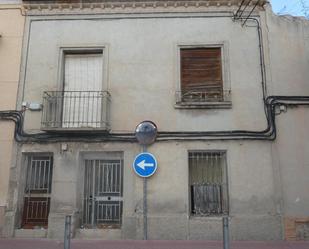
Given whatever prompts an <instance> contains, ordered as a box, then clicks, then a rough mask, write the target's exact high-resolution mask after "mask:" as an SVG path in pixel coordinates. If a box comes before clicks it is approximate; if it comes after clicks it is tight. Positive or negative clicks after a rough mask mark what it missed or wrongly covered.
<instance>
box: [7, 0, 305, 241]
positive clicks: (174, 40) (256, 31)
mask: <svg viewBox="0 0 309 249" xmlns="http://www.w3.org/2000/svg"><path fill="white" fill-rule="evenodd" d="M23 8H24V10H25V13H26V24H25V33H24V46H23V48H24V49H23V52H22V58H23V60H22V63H21V77H20V80H19V91H18V96H17V109H22V108H23V109H24V110H25V111H24V112H22V115H17V114H16V115H17V116H18V117H17V118H16V119H17V121H16V123H17V124H18V125H17V127H19V128H20V127H22V128H20V129H18V130H17V131H16V133H17V143H16V146H15V147H14V150H13V152H14V153H16V160H15V161H14V164H12V165H11V172H10V179H9V180H10V182H9V196H8V206H7V208H6V212H5V222H6V224H5V227H4V229H5V234H6V235H7V236H16V237H27V236H28V237H48V238H59V239H60V238H63V230H64V218H65V216H66V215H71V216H72V227H73V228H72V232H73V236H74V237H76V238H101V239H142V238H143V234H144V226H143V224H144V223H143V179H142V178H140V177H138V176H137V175H136V174H135V172H134V170H133V168H132V163H133V161H134V158H135V156H136V155H137V154H139V153H140V152H142V150H143V148H142V147H141V146H140V145H139V144H138V143H137V141H136V139H135V138H134V130H135V127H136V126H137V125H138V124H139V123H140V122H141V121H144V120H151V121H153V122H154V123H155V124H156V125H157V127H158V131H159V132H158V137H157V140H156V142H155V143H153V144H152V145H150V146H148V147H147V150H148V151H149V152H151V153H152V154H154V155H155V156H156V158H157V162H158V170H157V172H156V173H155V174H154V175H153V176H152V177H151V178H149V179H148V180H147V201H148V205H147V206H148V210H147V212H148V214H147V217H148V224H147V230H148V238H149V239H211V240H216V239H221V236H222V235H221V228H222V217H223V216H229V218H230V233H231V237H232V239H235V240H280V239H284V238H287V239H308V222H309V218H308V217H309V209H308V207H309V196H308V193H307V191H306V189H307V188H308V181H307V178H308V175H309V165H308V162H309V158H308V153H306V152H307V151H308V149H309V145H308V141H309V138H308V134H307V132H306V128H307V127H308V122H309V115H308V108H307V107H306V105H307V104H308V95H309V84H308V82H307V79H308V78H309V77H308V76H309V75H308V74H309V73H308V70H306V68H308V64H309V60H308V56H309V53H308V52H309V51H308V49H309V43H308V37H309V36H308V35H309V32H308V31H309V29H308V22H307V21H306V20H304V19H301V18H292V17H278V16H275V15H274V14H273V13H272V11H271V7H270V5H269V4H268V3H267V2H266V1H237V0H235V1H223V0H205V1H193V0H192V1H117V2H116V1H77V2H76V3H75V2H74V1H48V2H46V1H44V2H38V1H24V5H23ZM286 96H289V97H286Z"/></svg>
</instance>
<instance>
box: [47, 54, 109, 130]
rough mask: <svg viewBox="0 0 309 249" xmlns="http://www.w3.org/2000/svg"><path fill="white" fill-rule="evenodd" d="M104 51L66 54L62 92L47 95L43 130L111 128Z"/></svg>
mask: <svg viewBox="0 0 309 249" xmlns="http://www.w3.org/2000/svg"><path fill="white" fill-rule="evenodd" d="M103 58H104V54H103V49H85V50H80V49H71V50H70V49H68V50H64V51H62V64H61V67H60V70H61V72H62V78H61V79H60V80H61V86H60V88H59V91H49V92H45V93H44V99H43V105H44V109H43V117H42V129H44V130H55V129H66V130H69V129H71V130H81V129H84V130H92V129H96V130H97V129H102V130H108V129H109V117H108V108H109V97H110V96H109V93H108V92H107V91H104V86H103V81H104V80H103V78H104V77H105V73H106V72H105V71H104V66H103V64H104V60H103Z"/></svg>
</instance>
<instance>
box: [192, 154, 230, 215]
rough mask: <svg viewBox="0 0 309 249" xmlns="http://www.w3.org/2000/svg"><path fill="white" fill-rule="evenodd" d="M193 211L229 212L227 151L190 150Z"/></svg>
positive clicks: (194, 212)
mask: <svg viewBox="0 0 309 249" xmlns="http://www.w3.org/2000/svg"><path fill="white" fill-rule="evenodd" d="M189 175H190V179H189V181H190V192H191V193H190V194H191V213H192V214H193V215H202V216H209V215H223V214H227V213H228V189H227V172H226V154H225V152H209V151H207V152H201V151H196V152H189Z"/></svg>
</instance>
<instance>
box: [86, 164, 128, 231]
mask: <svg viewBox="0 0 309 249" xmlns="http://www.w3.org/2000/svg"><path fill="white" fill-rule="evenodd" d="M122 182H123V163H122V160H85V176H84V201H83V226H84V227H85V228H119V227H120V226H121V220H122V196H123V187H122Z"/></svg>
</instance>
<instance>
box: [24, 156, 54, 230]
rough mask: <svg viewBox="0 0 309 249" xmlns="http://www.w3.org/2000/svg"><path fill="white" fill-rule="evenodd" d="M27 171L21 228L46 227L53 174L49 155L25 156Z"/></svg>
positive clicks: (51, 160) (51, 159)
mask: <svg viewBox="0 0 309 249" xmlns="http://www.w3.org/2000/svg"><path fill="white" fill-rule="evenodd" d="M26 163H27V171H26V184H25V193H24V207H23V217H22V227H23V228H34V227H45V228H46V227H47V225H48V215H49V209H50V194H51V187H52V175H53V158H52V156H51V155H42V154H32V155H27V157H26Z"/></svg>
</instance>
